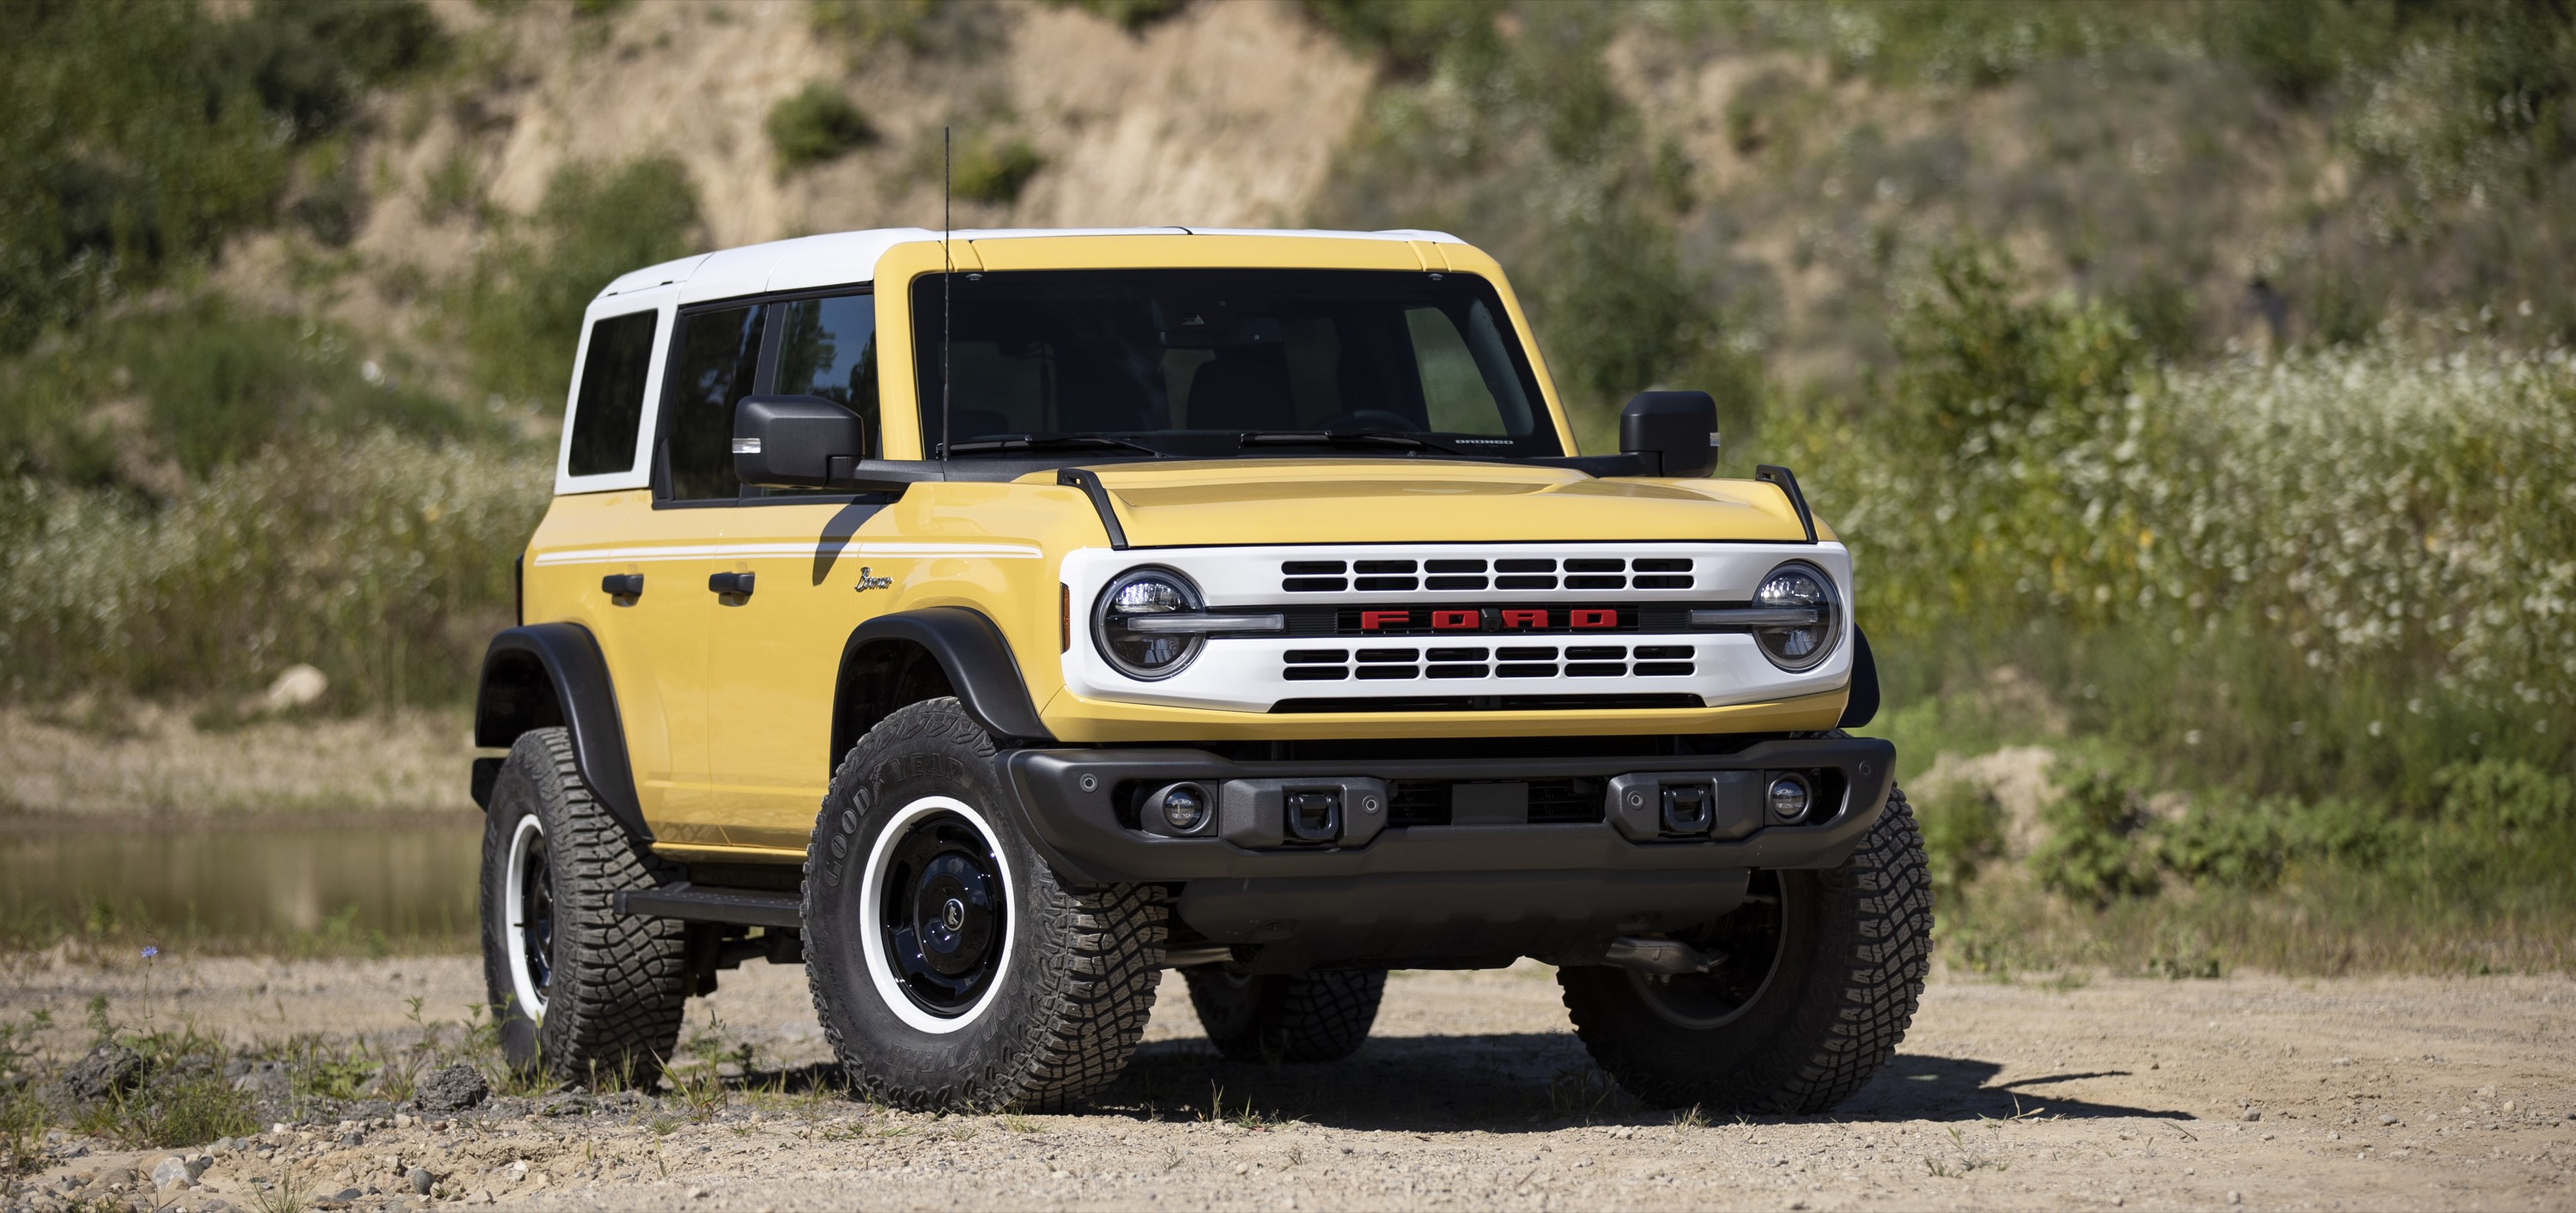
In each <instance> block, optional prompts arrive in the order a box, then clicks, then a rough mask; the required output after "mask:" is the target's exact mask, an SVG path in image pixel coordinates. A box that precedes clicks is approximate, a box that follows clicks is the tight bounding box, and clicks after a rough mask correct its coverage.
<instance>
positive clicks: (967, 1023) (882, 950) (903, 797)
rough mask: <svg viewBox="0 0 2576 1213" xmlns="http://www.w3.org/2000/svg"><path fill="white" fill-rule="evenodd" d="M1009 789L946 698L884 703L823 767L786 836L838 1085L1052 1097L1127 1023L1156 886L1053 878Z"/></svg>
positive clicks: (1135, 1022)
mask: <svg viewBox="0 0 2576 1213" xmlns="http://www.w3.org/2000/svg"><path fill="white" fill-rule="evenodd" d="M1009 794H1010V793H1009V791H1008V789H1007V788H1005V787H1004V785H1003V782H1002V779H1001V774H1000V769H999V768H998V767H997V766H996V764H995V763H994V761H993V743H992V739H991V738H990V737H988V736H986V735H985V733H984V730H983V729H982V728H981V727H980V726H978V725H977V724H976V723H975V721H974V720H973V719H972V718H971V717H969V716H967V715H966V713H965V711H964V709H962V708H960V707H959V706H958V704H957V701H956V700H954V699H934V700H930V701H927V702H924V703H916V704H913V705H910V706H908V707H905V708H902V709H899V710H897V711H896V712H895V713H894V714H893V715H890V716H888V717H886V718H885V720H884V721H882V722H880V723H879V724H878V725H877V726H876V727H875V728H873V729H870V730H869V731H868V735H867V736H866V737H864V738H862V739H860V741H859V744H858V745H856V746H854V747H852V748H851V750H850V753H849V756H848V758H847V759H845V760H844V761H843V762H842V763H841V769H840V770H839V771H838V772H836V773H835V774H834V775H833V777H832V788H831V792H830V793H829V794H828V795H827V796H825V798H824V800H823V810H822V814H821V816H820V817H819V818H818V819H817V820H816V821H815V823H814V837H813V840H812V841H811V842H810V843H809V844H808V845H807V847H806V852H805V904H804V919H805V974H806V981H807V983H808V984H809V985H810V986H811V987H812V990H813V995H814V1010H815V1014H816V1015H817V1016H818V1017H820V1018H821V1020H822V1022H823V1031H824V1035H825V1036H826V1037H828V1038H829V1039H830V1041H831V1044H832V1051H833V1054H834V1055H835V1056H836V1057H837V1058H839V1060H840V1063H841V1068H842V1069H843V1070H844V1071H845V1072H846V1073H847V1074H848V1075H849V1079H850V1087H851V1090H852V1091H853V1093H856V1094H860V1095H864V1096H867V1097H869V1098H873V1099H877V1100H882V1101H884V1102H886V1103H890V1104H893V1105H895V1106H897V1107H902V1108H908V1109H913V1110H917V1111H931V1110H958V1111H994V1110H998V1109H1001V1108H1005V1107H1023V1108H1029V1109H1032V1110H1038V1111H1053V1110H1059V1109H1063V1108H1067V1107H1071V1106H1074V1105H1077V1104H1079V1103H1080V1102H1081V1101H1082V1100H1083V1099H1084V1098H1085V1097H1086V1096H1088V1095H1090V1094H1091V1093H1092V1092H1093V1091H1096V1090H1098V1089H1099V1088H1100V1087H1102V1086H1103V1085H1105V1084H1107V1083H1108V1082H1109V1081H1110V1080H1111V1079H1113V1078H1115V1077H1117V1076H1118V1072H1119V1071H1120V1070H1121V1069H1124V1068H1125V1067H1126V1064H1127V1058H1128V1056H1129V1054H1131V1053H1133V1052H1134V1051H1135V1048H1136V1042H1137V1040H1138V1039H1139V1038H1140V1037H1142V1036H1143V1035H1144V1031H1145V1020H1146V1018H1147V1017H1148V1016H1149V1015H1151V1014H1152V1012H1153V1009H1154V987H1155V984H1156V982H1157V980H1158V979H1159V978H1160V977H1161V966H1162V958H1163V937H1164V929H1165V905H1164V902H1165V895H1164V892H1163V890H1162V889H1161V888H1160V887H1159V886H1153V885H1106V886H1095V887H1086V886H1078V885H1070V884H1066V883H1064V882H1061V881H1059V880H1058V879H1057V878H1056V874H1055V872H1054V871H1053V870H1052V869H1050V868H1049V867H1048V866H1047V863H1046V860H1045V859H1044V858H1043V857H1042V856H1040V855H1039V854H1038V852H1037V850H1036V848H1034V847H1032V846H1031V845H1030V844H1029V842H1028V840H1027V839H1025V838H1023V837H1022V836H1021V835H1020V833H1019V830H1018V828H1017V826H1016V825H1015V823H1014V821H1013V819H1012V817H1011V814H1010V813H1009V812H1008V811H1007V809H1006V807H1005V806H1006V804H1007V802H1006V800H1005V797H1007V796H1008V795H1009Z"/></svg>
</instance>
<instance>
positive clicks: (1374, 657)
mask: <svg viewBox="0 0 2576 1213" xmlns="http://www.w3.org/2000/svg"><path fill="white" fill-rule="evenodd" d="M1420 656H1421V650H1419V649H1361V650H1360V660H1362V661H1412V660H1415V659H1416V658H1418V657H1420Z"/></svg>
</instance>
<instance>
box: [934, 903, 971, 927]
mask: <svg viewBox="0 0 2576 1213" xmlns="http://www.w3.org/2000/svg"><path fill="white" fill-rule="evenodd" d="M939 921H940V923H941V925H943V926H946V927H947V928H948V929H949V930H951V931H959V930H964V929H965V927H966V903H965V902H962V901H959V900H957V899H956V898H954V897H951V898H949V899H948V904H946V905H943V906H941V907H939Z"/></svg>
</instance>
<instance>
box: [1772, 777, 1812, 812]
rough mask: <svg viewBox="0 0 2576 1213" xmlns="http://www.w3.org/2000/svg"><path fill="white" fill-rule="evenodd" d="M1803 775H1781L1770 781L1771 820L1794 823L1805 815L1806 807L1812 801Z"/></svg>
mask: <svg viewBox="0 0 2576 1213" xmlns="http://www.w3.org/2000/svg"><path fill="white" fill-rule="evenodd" d="M1814 799H1815V796H1814V793H1813V792H1811V791H1810V790H1809V789H1808V787H1807V778H1806V776H1803V775H1781V776H1778V777H1775V778H1774V779H1772V781H1771V820H1773V821H1796V820H1797V819H1799V818H1801V817H1804V816H1806V815H1807V805H1808V803H1809V802H1810V801H1812V800H1814Z"/></svg>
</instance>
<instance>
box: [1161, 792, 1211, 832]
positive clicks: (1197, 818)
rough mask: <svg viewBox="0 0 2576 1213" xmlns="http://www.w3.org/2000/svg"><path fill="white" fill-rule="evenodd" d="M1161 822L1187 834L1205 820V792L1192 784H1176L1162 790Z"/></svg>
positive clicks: (1206, 811)
mask: <svg viewBox="0 0 2576 1213" xmlns="http://www.w3.org/2000/svg"><path fill="white" fill-rule="evenodd" d="M1161 799H1162V802H1163V821H1164V823H1165V824H1167V825H1169V826H1171V827H1172V828H1173V829H1175V830H1178V831H1180V832H1181V833H1184V834H1187V833H1189V832H1190V831H1192V830H1195V829H1197V828H1199V823H1201V822H1203V821H1206V820H1207V815H1208V802H1207V790H1206V789H1204V788H1201V787H1200V786H1198V785H1197V784H1194V783H1176V784H1173V785H1172V786H1170V787H1168V788H1165V789H1163V794H1162V797H1161Z"/></svg>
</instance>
